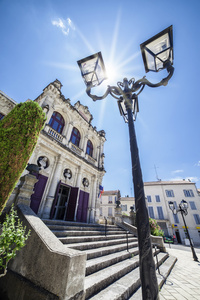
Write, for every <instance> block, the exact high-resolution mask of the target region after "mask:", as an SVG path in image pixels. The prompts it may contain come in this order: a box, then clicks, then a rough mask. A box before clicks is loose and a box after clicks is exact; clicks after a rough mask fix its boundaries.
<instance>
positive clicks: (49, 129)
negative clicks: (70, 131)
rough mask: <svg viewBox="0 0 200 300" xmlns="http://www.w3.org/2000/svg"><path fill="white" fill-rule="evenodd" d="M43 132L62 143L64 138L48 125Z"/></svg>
mask: <svg viewBox="0 0 200 300" xmlns="http://www.w3.org/2000/svg"><path fill="white" fill-rule="evenodd" d="M44 131H46V132H47V133H48V135H50V136H51V137H53V138H54V139H55V140H57V141H58V142H60V143H63V139H64V136H63V135H62V134H60V133H58V132H57V131H56V130H54V129H53V128H51V127H50V126H49V125H48V124H46V125H45V128H44Z"/></svg>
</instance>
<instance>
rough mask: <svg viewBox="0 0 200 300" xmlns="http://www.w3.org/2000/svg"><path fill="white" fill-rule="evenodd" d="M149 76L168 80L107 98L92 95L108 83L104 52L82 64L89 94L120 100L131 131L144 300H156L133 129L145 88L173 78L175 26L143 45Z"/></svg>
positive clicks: (120, 89) (122, 85) (121, 85)
mask: <svg viewBox="0 0 200 300" xmlns="http://www.w3.org/2000/svg"><path fill="white" fill-rule="evenodd" d="M140 47H141V52H142V57H143V61H144V65H145V70H146V72H148V71H153V72H157V71H159V70H162V69H167V71H168V76H167V77H166V78H164V79H162V80H161V81H160V82H159V83H156V84H154V83H151V82H150V81H148V80H147V79H146V78H145V76H144V77H143V78H141V79H139V80H137V81H135V79H134V78H132V79H130V80H128V79H127V78H124V79H123V82H118V83H117V86H108V87H107V90H106V91H105V93H104V95H102V96H96V95H93V94H91V89H92V88H93V87H95V86H97V85H100V84H101V83H102V81H103V80H105V79H106V75H105V66H104V62H103V58H102V55H101V52H98V53H96V54H94V55H91V56H89V57H86V58H84V59H81V60H79V61H78V62H77V63H78V65H79V67H80V70H81V74H82V77H83V80H84V82H85V84H86V93H87V94H88V96H89V97H91V98H92V100H93V101H96V100H102V99H104V98H105V97H107V95H108V94H110V95H111V96H112V97H114V98H115V99H117V102H118V106H119V111H120V114H121V115H122V116H123V118H124V120H125V122H126V123H128V128H129V139H130V151H131V162H132V176H133V185H134V193H135V207H136V222H137V232H138V244H139V258H140V262H139V263H140V278H141V286H142V297H143V300H147V299H148V300H150V299H152V300H156V299H159V296H158V283H157V277H156V272H155V263H154V259H153V253H152V246H151V240H150V227H149V216H148V211H147V207H146V202H145V195H144V186H143V179H142V171H141V167H140V160H139V152H138V147H137V140H136V134H135V128H134V121H135V120H136V115H137V112H138V111H139V107H138V95H139V94H140V93H141V92H142V90H143V89H144V87H145V85H147V86H149V87H159V86H162V85H164V86H165V85H167V83H168V81H169V79H170V78H171V77H172V75H173V71H174V68H173V67H172V64H173V37H172V26H170V27H168V28H167V29H165V30H163V31H162V32H160V33H159V34H157V35H156V36H154V37H153V38H151V39H149V40H148V41H146V42H145V43H143V44H141V45H140Z"/></svg>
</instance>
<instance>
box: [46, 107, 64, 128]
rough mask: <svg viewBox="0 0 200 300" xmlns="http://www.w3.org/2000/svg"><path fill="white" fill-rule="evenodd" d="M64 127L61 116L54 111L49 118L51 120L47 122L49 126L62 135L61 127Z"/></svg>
mask: <svg viewBox="0 0 200 300" xmlns="http://www.w3.org/2000/svg"><path fill="white" fill-rule="evenodd" d="M64 125H65V121H64V119H63V117H62V116H61V114H59V113H58V112H56V111H54V113H53V115H52V116H51V119H50V121H49V126H51V127H52V128H53V129H55V130H56V131H57V132H58V133H62V130H63V127H64Z"/></svg>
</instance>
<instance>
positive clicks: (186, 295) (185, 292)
mask: <svg viewBox="0 0 200 300" xmlns="http://www.w3.org/2000/svg"><path fill="white" fill-rule="evenodd" d="M166 247H167V251H168V252H169V254H170V255H173V256H175V257H177V259H178V261H177V262H176V264H175V266H174V268H173V270H172V271H171V273H170V275H169V277H168V278H167V280H166V282H165V284H164V285H163V287H162V289H161V291H160V300H175V299H177V300H185V299H187V300H191V299H192V300H200V249H199V248H195V252H196V255H197V257H198V259H199V262H196V261H194V260H193V256H192V252H191V249H190V247H187V246H182V245H180V246H179V245H171V248H168V247H169V245H166Z"/></svg>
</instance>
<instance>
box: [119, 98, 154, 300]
mask: <svg viewBox="0 0 200 300" xmlns="http://www.w3.org/2000/svg"><path fill="white" fill-rule="evenodd" d="M127 97H128V98H127V99H126V100H125V104H126V108H127V114H128V127H129V137H130V150H131V161H132V175H133V185H134V192H135V207H136V222H137V232H138V243H139V259H140V279H141V285H142V299H143V300H147V299H148V300H158V299H159V292H158V282H157V277H156V269H155V262H154V259H153V253H152V246H151V240H150V226H149V216H148V211H147V207H146V202H145V195H144V185H143V179H142V172H141V167H140V160H139V152H138V147H137V140H136V134H135V127H134V121H133V113H132V110H131V106H132V105H131V103H132V99H131V96H129V95H127Z"/></svg>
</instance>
